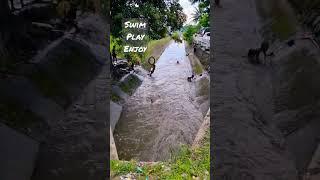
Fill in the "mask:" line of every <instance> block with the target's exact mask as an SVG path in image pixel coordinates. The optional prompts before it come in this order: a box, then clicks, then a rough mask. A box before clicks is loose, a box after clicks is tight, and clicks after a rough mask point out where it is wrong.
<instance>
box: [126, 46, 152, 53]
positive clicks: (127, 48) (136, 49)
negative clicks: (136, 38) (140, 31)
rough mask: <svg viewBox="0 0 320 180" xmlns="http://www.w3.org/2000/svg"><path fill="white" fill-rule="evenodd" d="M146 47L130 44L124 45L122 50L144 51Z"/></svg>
mask: <svg viewBox="0 0 320 180" xmlns="http://www.w3.org/2000/svg"><path fill="white" fill-rule="evenodd" d="M146 50H147V47H130V46H124V52H139V53H142V52H146Z"/></svg>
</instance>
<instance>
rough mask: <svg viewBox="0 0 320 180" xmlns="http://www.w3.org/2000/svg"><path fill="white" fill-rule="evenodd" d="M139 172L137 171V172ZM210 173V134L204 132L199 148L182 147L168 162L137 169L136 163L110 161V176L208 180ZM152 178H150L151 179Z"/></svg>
mask: <svg viewBox="0 0 320 180" xmlns="http://www.w3.org/2000/svg"><path fill="white" fill-rule="evenodd" d="M138 170H139V171H138ZM209 172H210V133H209V131H207V132H206V134H205V137H204V138H203V140H202V142H201V146H200V147H198V148H195V149H191V148H190V147H188V146H186V145H182V146H181V147H180V149H179V150H178V151H177V152H175V153H173V154H172V156H171V158H170V160H169V161H168V162H157V163H155V164H151V165H144V166H143V167H139V166H138V163H137V162H136V161H133V160H132V161H130V162H125V161H119V160H111V176H118V175H126V174H128V173H137V174H139V176H140V177H149V178H150V179H192V178H193V177H199V178H200V179H208V178H209ZM151 177H152V178H151Z"/></svg>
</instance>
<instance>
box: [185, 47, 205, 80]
mask: <svg viewBox="0 0 320 180" xmlns="http://www.w3.org/2000/svg"><path fill="white" fill-rule="evenodd" d="M186 51H187V52H191V51H192V52H193V49H192V47H191V46H190V45H189V44H186ZM188 58H189V60H190V63H191V67H192V71H193V72H194V73H195V74H196V75H200V74H202V73H203V68H202V65H201V63H200V61H199V60H198V59H197V57H196V56H195V55H194V54H193V53H189V56H188Z"/></svg>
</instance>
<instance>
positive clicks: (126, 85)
mask: <svg viewBox="0 0 320 180" xmlns="http://www.w3.org/2000/svg"><path fill="white" fill-rule="evenodd" d="M139 84H141V80H140V79H139V78H138V77H137V76H135V75H132V76H129V77H128V79H127V81H125V82H121V83H120V85H119V87H120V88H121V90H122V91H123V92H125V93H127V94H129V95H132V94H133V92H134V91H135V89H136V88H137V87H138V86H139Z"/></svg>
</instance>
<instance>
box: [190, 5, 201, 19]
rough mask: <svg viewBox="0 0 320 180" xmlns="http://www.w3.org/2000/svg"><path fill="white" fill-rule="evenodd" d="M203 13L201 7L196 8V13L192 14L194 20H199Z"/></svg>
mask: <svg viewBox="0 0 320 180" xmlns="http://www.w3.org/2000/svg"><path fill="white" fill-rule="evenodd" d="M201 15H202V12H201V10H200V9H199V8H195V11H194V13H193V14H192V20H193V21H194V22H198V21H199V19H200V17H201Z"/></svg>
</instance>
